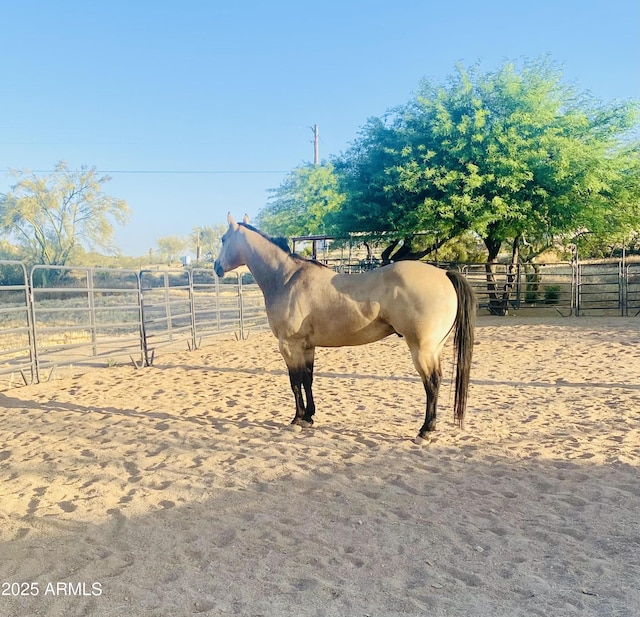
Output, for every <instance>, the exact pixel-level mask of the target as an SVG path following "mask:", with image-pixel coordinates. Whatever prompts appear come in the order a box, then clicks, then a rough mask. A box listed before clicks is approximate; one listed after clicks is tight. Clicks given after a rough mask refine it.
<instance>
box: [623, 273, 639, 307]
mask: <svg viewBox="0 0 640 617" xmlns="http://www.w3.org/2000/svg"><path fill="white" fill-rule="evenodd" d="M624 300H625V315H630V316H632V317H637V316H638V315H640V263H635V264H629V265H628V266H627V268H626V271H625V296H624Z"/></svg>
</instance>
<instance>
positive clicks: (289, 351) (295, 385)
mask: <svg viewBox="0 0 640 617" xmlns="http://www.w3.org/2000/svg"><path fill="white" fill-rule="evenodd" d="M280 353H281V354H282V357H283V358H284V361H285V363H286V364H287V368H288V370H289V381H290V383H291V390H292V391H293V396H294V399H295V403H296V413H295V416H294V417H293V420H292V422H291V424H299V425H302V426H309V425H311V424H313V415H314V414H315V412H316V408H315V403H314V401H313V392H312V384H313V360H314V355H315V353H314V349H313V348H308V347H305V345H304V344H303V343H302V342H298V341H296V342H295V343H292V342H290V341H280ZM303 391H304V395H305V396H306V399H307V401H306V404H305V400H304V396H303Z"/></svg>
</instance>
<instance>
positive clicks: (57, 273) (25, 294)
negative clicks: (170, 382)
mask: <svg viewBox="0 0 640 617" xmlns="http://www.w3.org/2000/svg"><path fill="white" fill-rule="evenodd" d="M267 327H268V324H267V319H266V313H265V310H264V302H263V300H262V293H261V292H260V289H259V288H258V286H257V284H256V283H255V282H254V281H253V278H252V277H251V276H250V275H248V274H238V273H231V274H230V275H229V276H227V277H225V278H224V279H218V277H217V276H216V275H215V273H214V272H213V271H212V270H206V269H194V270H157V271H156V270H142V271H140V272H137V271H134V270H120V269H108V268H89V267H80V266H72V267H58V266H34V267H33V268H32V269H31V271H30V272H29V273H27V270H26V268H25V266H24V265H23V264H22V263H21V262H14V261H0V377H4V378H5V379H6V380H7V381H8V385H12V384H13V382H14V380H15V379H16V378H17V379H21V380H22V381H23V382H24V383H25V384H29V383H34V382H40V381H44V380H46V379H48V378H49V377H50V376H51V374H52V373H53V371H54V370H55V369H56V367H59V366H69V365H74V364H82V365H87V364H94V365H109V364H112V363H116V362H119V361H122V360H123V359H126V360H131V361H132V362H133V363H134V364H135V365H136V366H148V365H151V364H152V363H153V359H154V354H155V351H156V349H158V348H160V347H166V346H170V345H173V346H180V345H182V346H184V347H185V348H189V349H195V348H197V347H199V346H200V345H201V344H202V341H203V339H205V338H207V337H212V336H217V335H220V334H222V333H233V334H235V336H236V337H238V338H246V337H247V336H248V334H249V332H250V331H254V330H261V329H266V328H267ZM0 385H2V382H1V381H0Z"/></svg>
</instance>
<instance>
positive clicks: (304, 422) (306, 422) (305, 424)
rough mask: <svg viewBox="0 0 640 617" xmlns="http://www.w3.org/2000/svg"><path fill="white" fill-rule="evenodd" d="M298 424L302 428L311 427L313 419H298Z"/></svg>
mask: <svg viewBox="0 0 640 617" xmlns="http://www.w3.org/2000/svg"><path fill="white" fill-rule="evenodd" d="M300 426H301V427H302V428H311V427H312V426H313V420H300Z"/></svg>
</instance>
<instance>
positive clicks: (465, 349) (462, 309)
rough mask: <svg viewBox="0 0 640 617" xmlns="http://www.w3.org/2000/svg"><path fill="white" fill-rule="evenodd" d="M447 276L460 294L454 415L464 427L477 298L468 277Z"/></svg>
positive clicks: (454, 341) (449, 271)
mask: <svg viewBox="0 0 640 617" xmlns="http://www.w3.org/2000/svg"><path fill="white" fill-rule="evenodd" d="M447 276H448V277H449V280H450V281H451V283H452V284H453V287H454V288H455V290H456V295H457V296H458V312H457V314H456V321H455V324H454V328H455V331H454V335H453V345H454V347H455V352H456V366H457V368H456V395H455V401H454V404H453V407H454V417H455V420H456V422H457V423H458V426H460V428H463V424H464V412H465V411H466V409H467V394H468V392H469V376H470V374H471V358H472V357H473V341H474V336H475V324H476V299H475V295H474V293H473V289H472V288H471V285H469V283H468V281H467V279H466V278H465V277H464V276H463V275H462V274H460V272H456V271H455V270H448V271H447Z"/></svg>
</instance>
